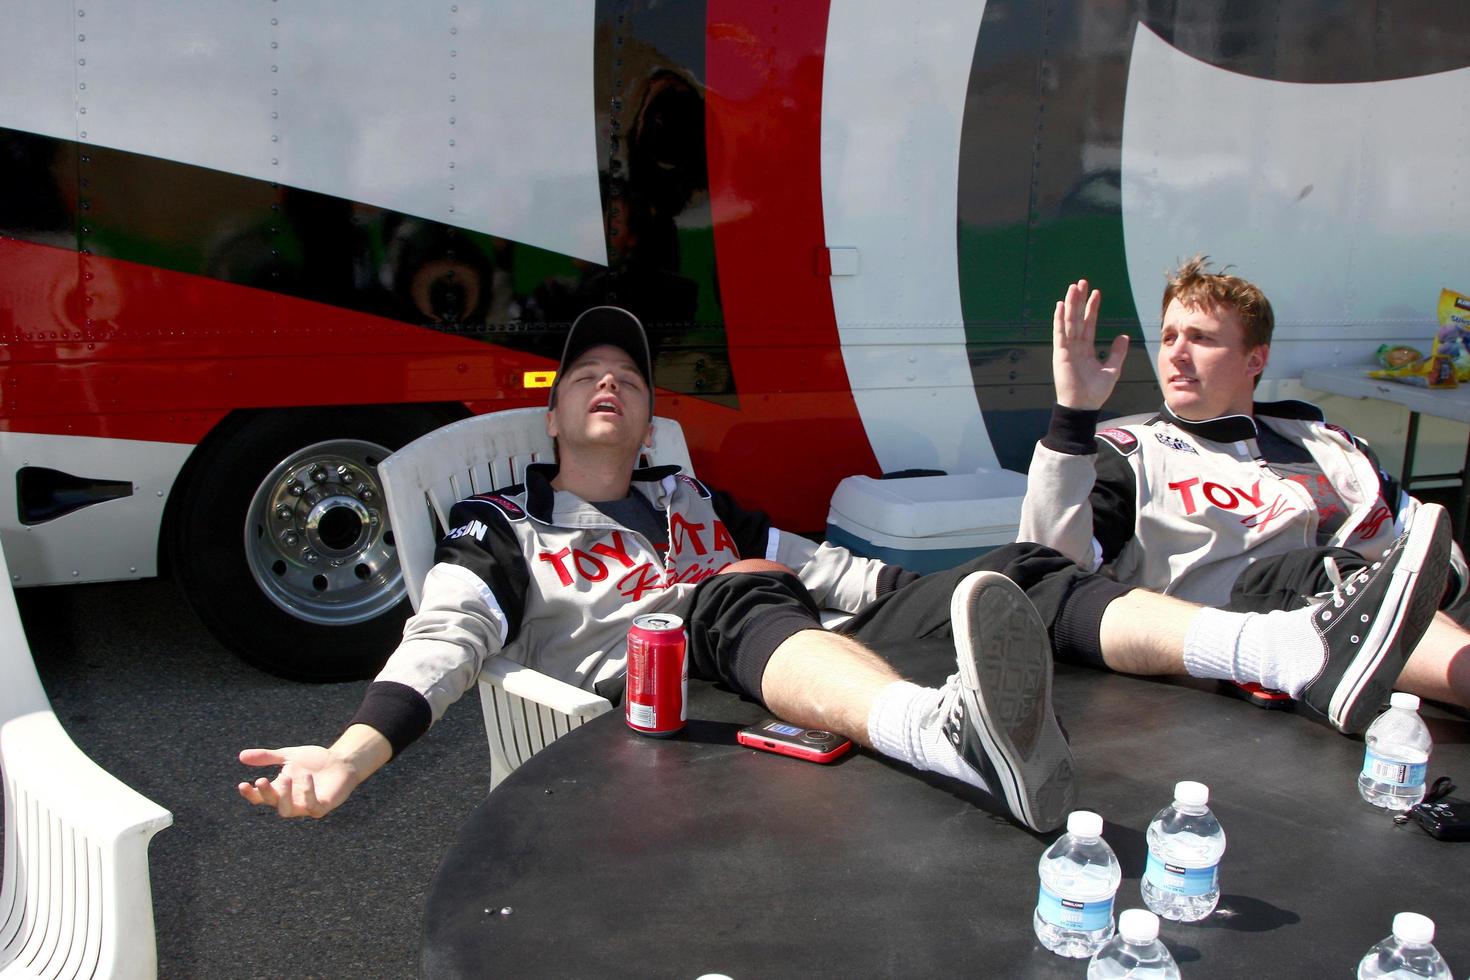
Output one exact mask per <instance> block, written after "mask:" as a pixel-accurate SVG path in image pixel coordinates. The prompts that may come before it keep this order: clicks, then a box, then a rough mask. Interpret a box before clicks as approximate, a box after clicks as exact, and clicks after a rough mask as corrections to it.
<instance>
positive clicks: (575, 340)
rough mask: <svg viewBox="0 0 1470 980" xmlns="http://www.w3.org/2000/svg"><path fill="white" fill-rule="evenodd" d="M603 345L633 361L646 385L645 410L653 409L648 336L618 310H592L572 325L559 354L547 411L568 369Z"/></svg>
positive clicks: (605, 308)
mask: <svg viewBox="0 0 1470 980" xmlns="http://www.w3.org/2000/svg"><path fill="white" fill-rule="evenodd" d="M602 344H608V345H610V346H612V347H616V348H617V349H618V350H620V351H623V352H625V353H626V354H627V355H628V356H629V357H631V358H632V359H633V363H634V364H635V365H636V366H637V368H638V373H639V374H641V375H643V382H644V384H646V385H648V407H649V409H650V410H651V409H652V408H653V359H652V358H651V357H649V355H648V335H647V334H645V333H644V332H643V324H641V323H639V322H638V318H637V317H636V316H634V315H633V314H631V313H629V312H628V311H627V310H625V309H623V308H622V307H620V306H594V307H592V309H590V310H587V311H585V312H584V313H583V314H582V315H581V316H579V317H577V319H576V320H575V321H573V323H572V329H571V330H570V331H569V332H568V333H567V342H566V346H564V347H563V348H562V350H561V363H560V364H558V365H557V367H556V382H555V383H554V384H552V386H551V397H550V399H549V400H548V401H547V405H548V407H550V406H554V405H555V404H556V389H557V387H558V386H559V385H560V384H561V379H562V376H563V375H565V374H566V373H567V367H568V366H569V365H571V364H572V363H573V362H574V361H576V359H577V358H579V357H581V356H582V355H583V354H584V353H586V352H587V351H588V350H591V349H592V348H593V347H597V346H600V345H602Z"/></svg>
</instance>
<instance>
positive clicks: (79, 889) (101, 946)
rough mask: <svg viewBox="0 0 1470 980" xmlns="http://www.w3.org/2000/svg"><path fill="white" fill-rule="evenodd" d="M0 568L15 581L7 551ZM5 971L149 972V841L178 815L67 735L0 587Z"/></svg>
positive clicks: (1, 973)
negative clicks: (108, 769)
mask: <svg viewBox="0 0 1470 980" xmlns="http://www.w3.org/2000/svg"><path fill="white" fill-rule="evenodd" d="M0 575H3V576H4V580H5V582H7V583H8V582H9V581H10V571H9V568H8V567H7V566H6V563H5V558H4V553H3V551H0ZM0 677H3V678H4V683H3V684H0V770H3V773H4V780H5V870H4V874H5V879H4V884H3V886H0V977H3V978H9V977H57V978H62V977H119V978H132V977H153V976H156V975H157V973H158V950H157V946H156V945H155V941H154V935H153V897H152V892H151V891H150V889H149V884H148V842H149V840H151V839H152V837H153V835H154V834H156V833H157V832H158V831H160V830H162V829H163V828H164V827H167V826H169V825H170V824H171V823H173V815H172V814H170V813H169V812H168V811H167V810H165V809H164V808H163V807H161V806H159V805H158V804H156V803H153V802H151V801H150V800H148V799H146V798H145V797H143V796H142V795H140V794H139V793H137V792H135V791H133V790H132V789H129V788H128V787H127V786H125V785H123V784H122V783H121V782H119V781H118V780H117V779H116V778H114V777H113V776H112V775H111V774H109V773H107V772H106V771H104V770H103V769H102V768H101V767H99V766H98V765H97V764H96V763H94V762H93V761H92V760H91V759H89V758H87V756H86V755H85V754H83V752H82V750H81V749H79V748H77V747H76V745H75V743H73V742H72V740H71V739H70V738H69V737H67V734H66V732H65V731H64V730H63V729H62V727H61V724H60V722H58V721H57V720H56V715H55V714H54V713H53V712H52V710H51V703H50V701H48V700H47V698H46V693H45V691H44V689H43V688H42V687H41V679H40V677H38V676H37V674H36V666H35V662H34V661H33V660H32V658H31V649H30V645H29V644H28V643H27V642H26V637H25V631H24V630H23V629H22V627H21V622H20V613H19V611H18V610H17V609H16V605H15V595H14V593H12V592H11V590H10V589H9V588H0Z"/></svg>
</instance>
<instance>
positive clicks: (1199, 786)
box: [1174, 779, 1210, 806]
mask: <svg viewBox="0 0 1470 980" xmlns="http://www.w3.org/2000/svg"><path fill="white" fill-rule="evenodd" d="M1174 799H1176V800H1178V801H1179V802H1180V803H1183V804H1184V805H1185V806H1204V805H1205V804H1206V803H1208V802H1210V788H1209V787H1208V786H1206V785H1205V784H1204V783H1197V782H1195V781H1194V780H1192V779H1185V780H1181V781H1180V782H1177V783H1175V784H1174Z"/></svg>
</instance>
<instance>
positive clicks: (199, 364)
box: [0, 238, 556, 443]
mask: <svg viewBox="0 0 1470 980" xmlns="http://www.w3.org/2000/svg"><path fill="white" fill-rule="evenodd" d="M0 295H3V296H5V297H7V308H6V309H5V310H3V311H0V398H3V401H0V430H3V431H10V432H30V433H38V434H44V435H74V436H97V437H102V438H112V439H145V440H151V441H159V442H181V443H195V442H198V441H199V440H200V439H201V438H203V437H204V435H205V434H206V433H208V432H209V430H210V429H211V428H212V427H213V426H214V425H215V424H216V423H218V422H219V420H220V419H221V418H223V417H224V416H225V415H226V414H227V413H228V412H230V411H231V410H234V409H240V408H273V407H288V406H301V405H349V404H384V403H401V402H465V403H470V404H471V405H472V406H474V405H480V406H483V407H484V408H490V407H493V408H512V407H516V406H518V405H538V404H545V398H546V393H545V391H544V390H531V391H527V390H526V389H525V388H523V387H522V372H524V371H547V370H554V369H555V367H556V365H555V363H553V362H551V361H549V360H548V359H546V358H542V357H536V356H534V355H531V354H524V353H521V352H518V351H513V350H508V349H506V348H504V347H499V346H496V345H493V344H488V343H484V342H482V341H477V340H472V339H470V338H466V337H455V336H452V335H449V334H445V333H441V332H438V331H435V330H429V329H425V328H423V327H416V326H412V325H409V324H404V323H399V322H397V321H394V320H389V319H386V318H383V317H377V316H372V315H369V314H365V313H357V312H353V311H351V310H344V309H341V308H339V307H334V306H328V305H326V304H322V303H314V302H311V301H308V300H302V299H297V298H295V297H291V296H283V295H280V294H276V293H271V292H268V291H266V290H260V289H253V288H250V287H247V286H238V285H234V284H231V283H225V282H220V281H218V280H214V279H208V278H205V277H203V276H195V275H188V274H186V273H180V272H171V271H169V270H166V269H157V268H153V267H150V266H146V265H140V264H137V263H134V262H125V261H122V260H118V259H105V258H98V257H97V256H89V255H79V254H78V253H77V252H75V251H73V250H71V249H67V248H57V247H52V246H48V245H38V244H34V243H30V242H23V241H17V240H15V239H9V238H6V239H0ZM22 365H23V367H24V370H23V372H22V371H21V370H20V368H21V366H22Z"/></svg>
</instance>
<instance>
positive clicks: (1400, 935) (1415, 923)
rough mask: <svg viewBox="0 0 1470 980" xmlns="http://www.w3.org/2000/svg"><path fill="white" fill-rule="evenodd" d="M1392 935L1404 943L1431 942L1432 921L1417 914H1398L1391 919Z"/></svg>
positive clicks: (1432, 938)
mask: <svg viewBox="0 0 1470 980" xmlns="http://www.w3.org/2000/svg"><path fill="white" fill-rule="evenodd" d="M1393 935H1394V938H1395V939H1397V940H1399V941H1400V942H1405V943H1428V942H1433V941H1434V920H1433V919H1431V918H1430V917H1429V916H1427V915H1420V914H1419V913H1418V912H1400V913H1399V914H1398V915H1396V916H1394V917H1393Z"/></svg>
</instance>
